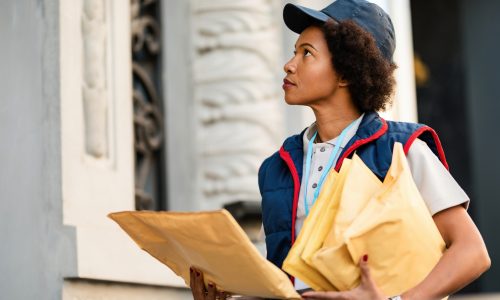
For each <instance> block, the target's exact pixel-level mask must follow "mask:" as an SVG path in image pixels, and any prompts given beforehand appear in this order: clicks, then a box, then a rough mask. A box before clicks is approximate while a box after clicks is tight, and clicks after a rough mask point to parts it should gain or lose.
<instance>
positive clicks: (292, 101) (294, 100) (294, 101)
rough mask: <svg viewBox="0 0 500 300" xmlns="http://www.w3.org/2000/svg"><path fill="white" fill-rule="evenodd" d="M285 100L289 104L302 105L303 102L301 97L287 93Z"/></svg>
mask: <svg viewBox="0 0 500 300" xmlns="http://www.w3.org/2000/svg"><path fill="white" fill-rule="evenodd" d="M285 102H286V104H288V105H302V104H303V103H302V102H303V101H301V100H300V99H297V98H292V97H287V96H286V95H285Z"/></svg>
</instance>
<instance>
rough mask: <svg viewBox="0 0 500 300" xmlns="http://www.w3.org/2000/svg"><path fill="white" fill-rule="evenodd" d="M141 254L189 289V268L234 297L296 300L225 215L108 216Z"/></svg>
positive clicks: (141, 213)
mask: <svg viewBox="0 0 500 300" xmlns="http://www.w3.org/2000/svg"><path fill="white" fill-rule="evenodd" d="M109 217H110V218H111V219H113V220H114V221H116V222H117V223H118V224H119V225H120V226H121V227H122V229H123V230H125V232H127V234H128V235H130V237H131V238H132V239H133V240H134V241H135V242H136V243H137V244H138V245H139V247H141V248H142V249H143V250H145V251H146V252H148V253H149V254H151V255H152V256H154V257H155V258H156V259H158V260H159V261H161V262H162V263H164V264H165V265H167V266H168V267H169V268H170V269H172V271H174V272H175V273H176V274H177V275H179V276H181V277H182V278H183V279H184V281H185V282H186V284H187V285H189V280H190V274H189V268H190V267H191V266H194V267H195V268H197V269H200V270H201V271H203V272H204V275H205V276H204V278H205V281H206V283H208V282H209V281H210V282H214V283H215V284H216V285H217V286H218V287H219V288H221V289H222V290H224V291H228V292H231V293H234V294H241V295H247V296H257V297H263V298H279V299H300V296H299V295H298V294H297V292H296V291H295V289H294V288H293V285H292V283H291V282H290V280H289V279H288V277H287V276H286V274H285V273H284V272H282V271H281V270H280V269H278V268H277V267H275V266H274V265H273V264H272V263H270V262H269V261H267V260H266V259H265V258H264V257H262V256H261V254H260V253H259V252H258V250H257V249H256V248H255V246H254V245H253V244H252V243H251V241H250V240H249V239H248V237H247V236H246V234H245V233H244V232H243V230H242V229H241V227H240V226H239V225H238V223H237V222H236V221H235V220H234V219H233V217H232V216H231V215H230V214H229V213H228V212H227V211H226V210H220V211H212V212H199V213H181V212H146V211H134V212H119V213H113V214H110V215H109Z"/></svg>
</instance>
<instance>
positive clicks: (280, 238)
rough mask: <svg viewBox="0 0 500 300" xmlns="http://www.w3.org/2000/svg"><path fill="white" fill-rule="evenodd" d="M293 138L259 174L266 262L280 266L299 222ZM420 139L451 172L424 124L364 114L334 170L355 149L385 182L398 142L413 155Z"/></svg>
mask: <svg viewBox="0 0 500 300" xmlns="http://www.w3.org/2000/svg"><path fill="white" fill-rule="evenodd" d="M304 132H305V130H304V131H303V132H302V133H301V134H298V135H294V136H291V137H289V138H288V139H286V140H285V142H284V143H283V146H282V147H281V149H280V150H279V151H278V152H276V153H274V154H273V155H272V156H270V157H269V158H267V159H266V160H265V161H264V162H263V163H262V165H261V167H260V170H259V188H260V193H261V195H262V222H263V224H264V231H265V233H266V247H267V259H268V260H269V261H271V262H272V263H274V264H275V265H276V266H278V267H279V268H281V266H282V264H283V261H284V259H285V257H286V255H287V254H288V251H289V250H290V248H291V246H292V244H293V242H294V241H295V230H294V228H295V219H296V214H297V204H298V197H299V191H300V182H301V178H302V163H303V156H304V151H303V144H302V140H303V139H302V135H303V134H304ZM417 138H419V139H421V140H423V141H424V142H426V143H427V145H428V146H429V148H430V149H431V150H432V151H433V152H434V153H435V154H436V155H437V156H438V157H439V159H440V160H441V162H442V163H443V164H444V165H445V167H446V168H448V165H447V163H446V158H445V155H444V152H443V149H442V147H441V143H440V141H439V138H438V136H437V134H436V132H435V131H434V130H433V129H432V128H430V127H428V126H426V125H422V124H415V123H404V122H392V121H386V120H384V119H382V118H381V117H380V116H379V115H378V114H377V113H375V112H371V113H365V116H364V117H363V120H362V121H361V124H360V126H359V128H358V131H357V132H356V135H355V136H354V137H353V138H352V139H351V140H350V141H349V143H348V144H347V145H346V147H345V148H344V150H343V151H342V153H341V154H340V158H339V160H338V162H337V165H336V166H335V169H336V170H337V171H339V170H340V167H341V166H342V162H343V160H344V159H345V158H350V157H352V155H353V153H354V151H356V154H357V155H358V156H359V157H360V158H361V159H362V160H363V162H364V163H365V164H366V165H367V166H368V167H369V168H370V169H371V170H372V172H373V173H374V174H376V175H377V176H378V177H379V178H380V179H381V180H383V179H384V177H385V175H386V173H387V170H388V169H389V166H390V165H391V159H392V149H393V146H394V143H396V142H399V143H401V144H403V146H404V151H405V153H408V150H409V149H410V146H411V144H412V143H413V141H415V139H417Z"/></svg>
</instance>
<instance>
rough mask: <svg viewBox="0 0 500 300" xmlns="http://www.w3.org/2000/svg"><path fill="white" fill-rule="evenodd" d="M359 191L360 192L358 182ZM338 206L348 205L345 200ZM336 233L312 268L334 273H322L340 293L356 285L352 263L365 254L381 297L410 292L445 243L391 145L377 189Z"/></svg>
mask: <svg viewBox="0 0 500 300" xmlns="http://www.w3.org/2000/svg"><path fill="white" fill-rule="evenodd" d="M359 188H363V187H362V183H361V182H360V186H359ZM344 189H345V188H344ZM345 192H346V193H348V191H347V190H346V189H345ZM344 201H350V199H349V197H346V198H343V199H342V202H344ZM334 226H335V224H334ZM337 234H339V235H340V239H341V240H342V241H343V242H344V245H343V246H342V245H341V246H338V245H337V246H338V247H337V248H336V249H334V250H332V251H330V252H327V251H326V250H325V249H321V250H320V252H321V251H323V252H322V253H320V252H318V255H317V256H316V259H317V260H316V261H315V265H317V264H321V263H323V265H324V266H330V268H332V270H337V271H338V272H329V273H328V274H326V273H327V272H322V274H324V275H325V277H327V278H328V279H329V280H330V281H331V282H332V284H334V285H335V286H338V287H342V289H344V288H345V289H351V288H354V287H355V286H356V285H358V283H359V269H358V268H357V263H358V261H359V258H360V257H361V256H362V255H364V254H369V256H370V268H371V274H372V276H373V277H374V279H375V281H376V283H377V285H378V286H379V287H380V288H381V290H382V291H383V292H384V293H385V294H386V295H397V294H400V293H402V292H404V291H406V290H408V289H410V288H412V287H413V286H415V285H416V284H418V283H419V282H420V281H421V280H423V279H424V278H425V276H426V275H427V274H428V273H429V272H430V271H431V270H432V268H433V267H434V266H435V265H436V263H437V262H438V261H439V259H440V257H441V256H442V252H443V251H444V249H445V243H444V241H443V239H442V237H441V235H440V233H439V231H438V229H437V227H436V225H435V223H434V221H433V220H432V217H431V215H430V213H429V211H428V209H427V207H426V205H425V203H424V201H423V199H422V197H421V196H420V193H419V192H418V189H417V187H416V186H415V183H414V182H413V178H412V175H411V172H410V170H409V167H408V163H407V161H406V157H405V154H404V151H403V147H402V145H401V144H399V143H396V144H395V146H394V150H393V158H392V164H391V167H390V169H389V171H388V173H387V176H386V178H385V180H384V182H383V185H382V187H381V189H380V190H379V191H378V192H377V193H376V194H375V195H374V196H373V197H372V198H371V199H370V200H369V201H368V202H367V204H366V206H365V207H364V208H362V210H361V211H360V212H359V214H358V215H357V216H356V217H355V219H354V220H353V222H352V223H351V224H350V225H349V226H348V228H346V229H345V231H344V232H340V233H337ZM333 240H336V238H333ZM324 248H328V247H326V246H325V247H324ZM331 273H335V276H333V277H331V276H330V275H331Z"/></svg>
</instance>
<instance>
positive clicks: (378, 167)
mask: <svg viewBox="0 0 500 300" xmlns="http://www.w3.org/2000/svg"><path fill="white" fill-rule="evenodd" d="M283 16H284V21H285V24H286V25H287V26H288V27H289V28H290V29H291V30H292V31H294V32H297V33H299V34H300V36H299V38H298V40H297V43H296V45H295V52H294V56H293V57H292V58H291V59H290V61H288V62H287V63H286V64H285V66H284V71H285V73H286V77H285V79H284V84H283V89H284V90H285V101H286V102H287V103H288V104H290V105H305V106H308V107H310V108H311V109H312V110H313V112H314V115H315V117H316V121H315V122H314V123H313V124H312V125H311V126H309V127H308V128H306V130H304V131H303V132H302V133H301V134H299V135H295V136H292V137H289V138H288V139H287V140H286V141H285V142H284V144H283V146H282V147H281V149H280V150H279V151H278V152H276V153H275V154H273V155H272V156H271V157H269V158H268V159H266V160H265V161H264V163H263V164H262V166H261V168H260V170H259V188H260V191H261V194H262V213H263V224H264V230H265V233H266V246H267V258H268V260H270V261H271V262H273V263H274V264H275V265H277V266H278V267H281V266H282V263H283V260H284V259H285V257H286V255H287V254H288V251H289V250H290V248H291V245H292V244H293V242H294V240H295V237H296V236H297V235H298V233H299V232H300V229H301V227H302V224H303V221H304V219H305V217H306V216H307V213H308V210H309V208H310V207H311V206H312V204H313V203H314V201H315V200H316V198H317V196H318V194H319V190H320V189H321V187H322V183H323V179H324V177H325V175H326V174H327V173H328V171H329V170H330V169H331V168H335V169H336V170H339V169H340V166H341V165H342V162H343V160H344V159H345V158H349V157H351V156H352V155H353V153H354V152H356V154H357V155H358V156H359V157H360V158H361V159H362V160H363V161H364V163H365V164H366V165H367V166H368V167H369V168H370V169H371V170H372V172H373V173H375V174H376V175H377V176H378V177H379V178H380V179H383V178H384V177H385V174H386V172H387V170H388V168H389V166H390V163H391V157H392V153H391V152H392V147H393V145H394V143H395V142H400V143H402V144H403V145H404V149H405V151H406V153H407V159H408V162H409V165H410V169H411V171H412V175H413V177H414V179H415V183H416V185H417V187H418V188H419V191H420V193H421V194H422V196H423V198H424V200H425V202H426V204H427V207H428V209H429V211H430V213H431V214H432V216H433V220H434V222H435V224H436V226H437V228H438V229H439V231H440V233H441V235H442V237H443V239H444V241H445V242H446V245H447V249H446V251H445V252H444V254H443V256H442V258H441V259H440V261H439V262H438V264H437V265H436V266H435V268H434V269H433V270H432V271H431V273H430V274H429V275H428V276H427V277H426V278H425V279H424V280H423V281H422V282H421V283H419V284H418V285H417V286H415V287H414V288H412V289H410V290H408V291H406V292H404V293H403V294H402V295H383V294H382V293H381V291H380V290H379V289H378V288H377V285H376V283H375V282H374V281H373V280H372V278H371V276H370V272H369V266H368V258H369V253H366V254H365V255H364V256H363V257H362V258H360V262H359V266H360V269H361V274H362V280H361V284H360V285H359V286H358V287H357V288H355V289H354V290H351V291H344V292H313V291H307V292H305V293H303V294H302V296H303V297H304V298H306V299H387V298H388V297H391V299H405V300H406V299H441V298H443V297H445V296H447V295H449V294H451V293H453V292H456V291H457V290H459V289H461V288H462V287H464V286H465V285H467V284H468V283H469V282H471V281H472V280H474V279H475V278H477V277H478V276H479V275H480V274H482V273H483V272H484V271H485V270H487V269H488V268H489V266H490V259H489V256H488V253H487V250H486V247H485V245H484V242H483V240H482V237H481V235H480V233H479V232H478V230H477V228H476V226H475V225H474V223H473V222H472V220H471V219H470V217H469V215H468V214H467V212H466V207H467V206H468V202H469V199H468V197H467V195H466V194H465V193H464V192H463V190H462V189H461V188H460V187H459V186H458V184H457V183H456V181H455V180H454V179H453V178H452V177H451V175H450V173H449V172H448V171H447V163H446V158H445V156H444V151H443V149H442V148H441V144H440V142H439V139H438V137H437V135H436V133H435V132H434V130H432V129H431V128H430V127H428V126H425V125H421V124H413V123H402V122H390V121H385V120H383V119H382V118H380V117H379V115H378V114H377V113H376V111H379V110H383V109H384V108H385V107H386V105H387V103H388V101H389V99H390V96H391V94H392V92H393V87H394V78H393V71H394V69H395V65H394V64H393V63H392V55H393V52H394V48H395V40H394V29H393V26H392V22H391V20H390V18H389V16H388V15H387V14H386V13H385V12H384V11H383V10H382V9H381V8H379V7H378V6H376V5H375V4H372V3H369V2H366V1H364V0H337V1H335V2H333V3H332V4H330V5H329V6H327V7H326V8H324V9H323V10H322V11H315V10H311V9H308V8H305V7H300V6H296V5H292V4H287V5H286V6H285V9H284V12H283ZM410 271H411V270H410ZM196 272H197V271H196V270H195V271H194V274H198V273H196ZM403 276H404V275H403ZM200 277H201V276H200ZM200 286H201V284H200V280H197V278H196V276H194V277H193V281H192V287H193V291H195V290H198V291H200V290H201V288H200ZM295 287H296V289H297V290H306V289H307V288H308V287H307V286H306V285H305V284H304V283H302V282H300V280H295ZM213 289H214V290H213V291H210V289H209V292H210V295H212V294H214V295H215V293H216V292H215V288H213ZM193 294H194V295H195V292H193ZM205 294H206V293H203V295H205ZM197 295H198V296H195V299H215V296H213V297H214V298H210V297H209V298H200V297H201V295H202V293H200V292H198V294H197ZM203 297H206V296H203Z"/></svg>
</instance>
